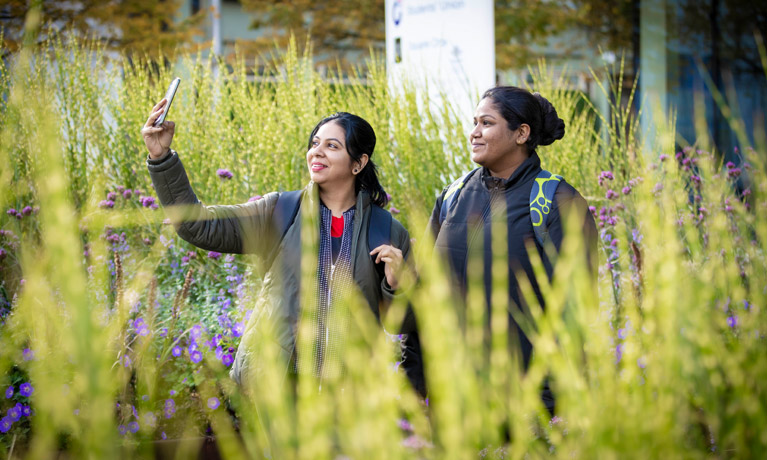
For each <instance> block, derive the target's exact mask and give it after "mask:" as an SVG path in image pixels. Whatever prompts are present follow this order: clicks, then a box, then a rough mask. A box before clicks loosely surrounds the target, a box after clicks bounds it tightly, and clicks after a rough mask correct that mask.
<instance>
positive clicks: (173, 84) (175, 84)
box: [152, 77, 181, 127]
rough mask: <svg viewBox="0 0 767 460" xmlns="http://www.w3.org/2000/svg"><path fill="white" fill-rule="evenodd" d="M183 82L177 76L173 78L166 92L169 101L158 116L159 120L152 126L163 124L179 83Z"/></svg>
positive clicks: (166, 98)
mask: <svg viewBox="0 0 767 460" xmlns="http://www.w3.org/2000/svg"><path fill="white" fill-rule="evenodd" d="M179 83H181V79H180V78H178V77H176V78H174V79H173V81H172V82H170V86H168V91H167V92H166V93H165V100H166V101H167V102H166V103H165V107H163V110H162V113H161V114H160V116H159V117H157V120H155V122H154V123H153V125H152V126H155V127H157V126H161V125H162V124H163V122H164V121H165V117H166V116H167V115H168V110H170V105H171V104H172V103H173V97H174V96H175V95H176V90H177V89H178V85H179Z"/></svg>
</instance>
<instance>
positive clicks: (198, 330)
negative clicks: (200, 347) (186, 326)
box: [189, 324, 202, 340]
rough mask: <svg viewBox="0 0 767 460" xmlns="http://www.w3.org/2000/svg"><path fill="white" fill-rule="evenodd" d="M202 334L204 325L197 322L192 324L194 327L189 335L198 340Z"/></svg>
mask: <svg viewBox="0 0 767 460" xmlns="http://www.w3.org/2000/svg"><path fill="white" fill-rule="evenodd" d="M200 336H202V326H200V325H199V324H195V325H194V326H192V329H190V330H189V337H191V338H192V339H194V340H197V339H199V338H200Z"/></svg>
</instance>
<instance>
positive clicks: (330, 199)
mask: <svg viewBox="0 0 767 460" xmlns="http://www.w3.org/2000/svg"><path fill="white" fill-rule="evenodd" d="M319 192H320V200H322V203H323V204H324V205H325V207H326V208H328V209H330V212H331V213H332V214H333V215H334V216H335V217H341V216H343V214H344V212H345V211H346V210H348V209H349V208H351V207H352V206H354V205H355V204H356V203H357V196H356V194H355V193H354V185H353V184H352V186H351V187H322V186H320V190H319Z"/></svg>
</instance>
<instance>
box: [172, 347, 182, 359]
mask: <svg viewBox="0 0 767 460" xmlns="http://www.w3.org/2000/svg"><path fill="white" fill-rule="evenodd" d="M181 352H182V350H181V347H179V346H178V345H176V346H175V347H173V351H171V353H173V356H175V357H176V358H178V357H179V356H181Z"/></svg>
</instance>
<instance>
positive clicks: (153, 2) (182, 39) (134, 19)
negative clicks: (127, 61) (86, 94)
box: [0, 0, 204, 57]
mask: <svg viewBox="0 0 767 460" xmlns="http://www.w3.org/2000/svg"><path fill="white" fill-rule="evenodd" d="M29 3H34V4H37V5H39V7H40V11H41V21H42V24H46V25H47V27H44V28H43V29H41V32H40V34H38V36H37V37H36V41H37V42H42V41H44V40H45V39H46V38H47V37H48V36H49V35H50V34H51V33H56V32H61V31H69V32H71V33H73V34H76V35H78V36H81V37H89V38H92V39H95V40H97V41H99V42H101V43H103V44H104V45H105V46H106V47H107V48H108V49H115V50H121V51H125V52H127V53H128V54H131V53H134V52H142V53H143V52H145V53H147V54H148V55H149V56H150V57H157V56H159V55H160V54H161V53H163V54H166V55H167V54H169V53H172V52H173V51H174V50H175V49H176V47H177V46H179V45H188V44H191V43H192V39H193V37H194V36H195V35H197V34H199V33H200V30H199V28H198V26H199V24H200V21H201V20H202V19H203V18H204V12H202V11H201V12H198V13H197V14H195V15H192V16H189V17H188V18H186V19H183V20H179V19H178V17H179V14H178V13H179V8H180V7H181V5H182V1H181V0H79V1H71V2H62V1H40V0H38V1H37V2H28V1H27V0H5V1H4V2H3V6H0V27H2V29H3V34H4V37H3V50H4V54H7V53H12V52H15V51H16V50H18V48H19V46H20V45H21V40H22V34H23V28H24V21H25V18H26V16H27V12H28V11H29Z"/></svg>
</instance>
